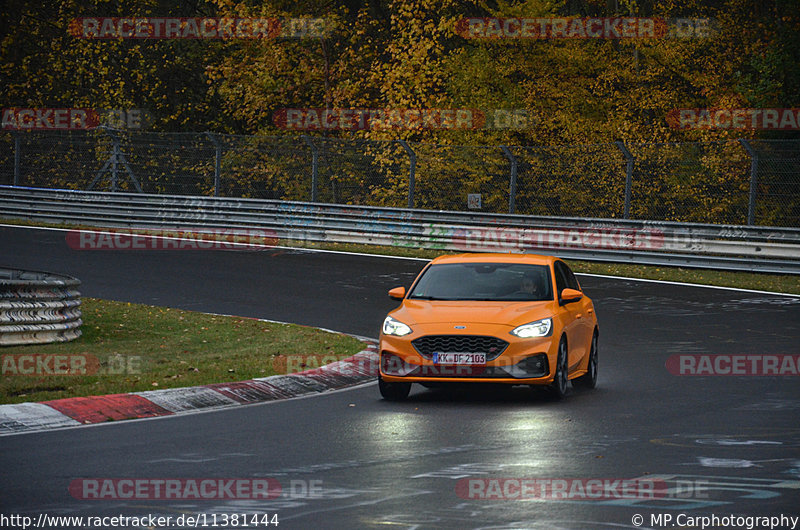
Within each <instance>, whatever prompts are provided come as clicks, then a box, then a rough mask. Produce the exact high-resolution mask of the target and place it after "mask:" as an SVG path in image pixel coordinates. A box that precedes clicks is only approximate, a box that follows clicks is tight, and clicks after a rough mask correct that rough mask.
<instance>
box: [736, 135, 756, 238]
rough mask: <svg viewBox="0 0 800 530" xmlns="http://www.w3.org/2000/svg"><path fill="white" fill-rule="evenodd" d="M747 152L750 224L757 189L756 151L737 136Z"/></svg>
mask: <svg viewBox="0 0 800 530" xmlns="http://www.w3.org/2000/svg"><path fill="white" fill-rule="evenodd" d="M739 143H740V144H742V147H744V149H745V151H747V154H748V155H750V199H749V200H748V202H747V224H748V225H750V226H752V225H753V224H755V220H756V193H757V191H758V180H757V179H758V153H756V151H755V149H753V147H752V146H751V145H750V142H748V141H747V140H745V139H744V138H739Z"/></svg>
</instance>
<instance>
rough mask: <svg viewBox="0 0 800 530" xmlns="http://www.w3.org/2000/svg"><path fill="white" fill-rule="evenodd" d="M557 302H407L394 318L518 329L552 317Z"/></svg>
mask: <svg viewBox="0 0 800 530" xmlns="http://www.w3.org/2000/svg"><path fill="white" fill-rule="evenodd" d="M554 303H555V302H552V301H550V302H472V301H441V300H432V301H426V300H408V299H406V300H404V301H403V305H402V306H400V307H399V308H398V309H397V310H395V311H394V312H392V317H393V318H396V319H397V320H400V321H401V322H404V323H406V324H408V325H410V326H411V325H414V324H439V323H446V324H499V325H506V326H511V327H517V326H519V325H521V324H527V323H528V322H533V321H534V320H539V319H541V318H547V317H551V316H553V312H554V310H553V307H552V306H553V304H554Z"/></svg>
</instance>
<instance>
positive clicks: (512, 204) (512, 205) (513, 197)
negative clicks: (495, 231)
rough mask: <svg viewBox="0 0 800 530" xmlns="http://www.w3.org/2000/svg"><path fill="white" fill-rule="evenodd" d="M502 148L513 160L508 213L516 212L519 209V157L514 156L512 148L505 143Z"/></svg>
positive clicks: (510, 159)
mask: <svg viewBox="0 0 800 530" xmlns="http://www.w3.org/2000/svg"><path fill="white" fill-rule="evenodd" d="M500 149H502V150H503V154H504V155H506V158H508V161H509V162H511V177H510V181H509V184H508V213H515V212H516V209H517V204H516V201H517V159H516V158H514V155H513V154H511V150H510V149H509V148H508V147H506V146H505V145H501V146H500Z"/></svg>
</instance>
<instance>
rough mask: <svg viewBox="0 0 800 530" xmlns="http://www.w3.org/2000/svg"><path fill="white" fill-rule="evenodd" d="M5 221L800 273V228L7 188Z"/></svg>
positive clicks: (1, 193)
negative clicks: (257, 233) (264, 233)
mask: <svg viewBox="0 0 800 530" xmlns="http://www.w3.org/2000/svg"><path fill="white" fill-rule="evenodd" d="M0 216H2V217H6V218H22V219H30V220H36V221H42V222H50V223H68V224H80V225H85V226H102V227H109V228H111V227H117V228H119V227H126V228H142V229H151V230H153V229H181V230H187V229H192V230H195V231H197V230H202V229H203V228H208V229H212V228H213V229H219V228H224V229H232V230H236V229H254V228H255V229H268V230H271V231H272V232H274V235H275V237H277V238H278V239H280V240H287V241H291V242H304V241H313V242H331V243H358V244H367V245H384V246H393V247H412V248H424V249H434V250H443V251H466V252H487V251H500V252H536V253H552V254H556V255H559V256H562V257H564V258H571V259H583V260H589V261H610V262H626V263H638V264H648V265H668V266H682V267H695V268H713V269H725V270H743V271H757V272H772V273H788V274H800V229H795V228H781V227H752V226H741V225H707V224H689V223H672V222H663V221H631V220H618V219H591V218H584V219H581V218H559V217H537V216H523V215H508V214H478V213H470V212H446V211H431V210H412V209H399V208H381V207H369V206H347V205H334V204H319V203H307V202H286V201H275V200H260V199H234V198H220V197H189V196H176V195H172V196H168V195H146V194H139V193H133V194H131V193H104V192H85V191H72V190H52V189H42V188H20V187H14V186H0Z"/></svg>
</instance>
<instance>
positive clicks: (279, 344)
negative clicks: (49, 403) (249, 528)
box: [0, 298, 363, 403]
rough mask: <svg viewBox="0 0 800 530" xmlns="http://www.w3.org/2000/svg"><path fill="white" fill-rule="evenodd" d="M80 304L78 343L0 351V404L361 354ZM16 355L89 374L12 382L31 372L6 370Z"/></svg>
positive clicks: (325, 340) (329, 336)
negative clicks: (51, 358) (82, 362)
mask: <svg viewBox="0 0 800 530" xmlns="http://www.w3.org/2000/svg"><path fill="white" fill-rule="evenodd" d="M82 302H83V303H82V306H81V310H82V313H83V321H84V324H83V326H82V327H81V330H82V331H83V335H82V336H81V337H80V338H78V339H76V340H74V341H72V342H66V343H59V344H44V345H29V346H11V347H3V348H0V356H2V358H3V359H2V360H3V368H4V369H3V374H2V375H0V403H22V402H26V401H46V400H51V399H60V398H66V397H76V396H91V395H103V394H117V393H124V392H138V391H143V390H155V389H159V388H174V387H186V386H196V385H204V384H210V383H224V382H229V381H242V380H246V379H252V378H256V377H268V376H270V375H276V374H279V373H285V371H286V366H287V362H286V359H287V358H290V359H292V361H293V362H290V363H289V365H290V366H293V367H298V366H300V365H301V364H302V363H300V362H298V361H297V359H298V357H290V356H311V362H310V363H309V365H308V366H307V367H308V368H314V367H316V366H315V365H314V359H319V358H320V356H324V358H325V359H328V360H329V359H331V358H332V357H336V358H345V357H349V356H350V355H354V354H356V353H358V352H359V351H361V350H362V349H363V344H362V343H361V342H360V341H358V340H357V339H354V338H353V337H350V336H347V335H340V334H336V333H329V332H326V331H322V330H318V329H316V328H310V327H305V326H298V325H294V324H277V323H272V322H261V321H258V320H253V319H247V318H238V317H226V316H215V315H208V314H205V313H196V312H192V311H183V310H180V309H170V308H165V307H154V306H147V305H140V304H131V303H124V302H111V301H106V300H97V299H92V298H84V299H83V300H82ZM21 354H24V355H31V354H33V355H40V354H45V355H59V356H61V355H83V356H86V358H88V359H90V361H89V363H88V364H87V366H86V369H85V371H86V372H96V373H94V374H91V375H90V374H88V373H87V374H86V375H17V374H15V373H14V369H19V368H20V367H22V368H29V367H30V366H31V364H30V363H28V364H26V365H23V364H20V363H19V361H17V362H15V364H14V367H11V366H10V365H9V364H8V363H9V362H10V361H9V360H8V359H6V358H5V356H7V355H21ZM315 356H316V357H315ZM15 359H18V358H15ZM94 359H96V361H97V363H96V365H95V364H93V360H94ZM53 367H54V366H53V365H50V366H49V368H50V369H52V368H53ZM95 368H97V369H96V370H95ZM303 368H305V367H303ZM44 370H45V369H41V368H40V369H38V370H35V371H39V372H42V371H44Z"/></svg>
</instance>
